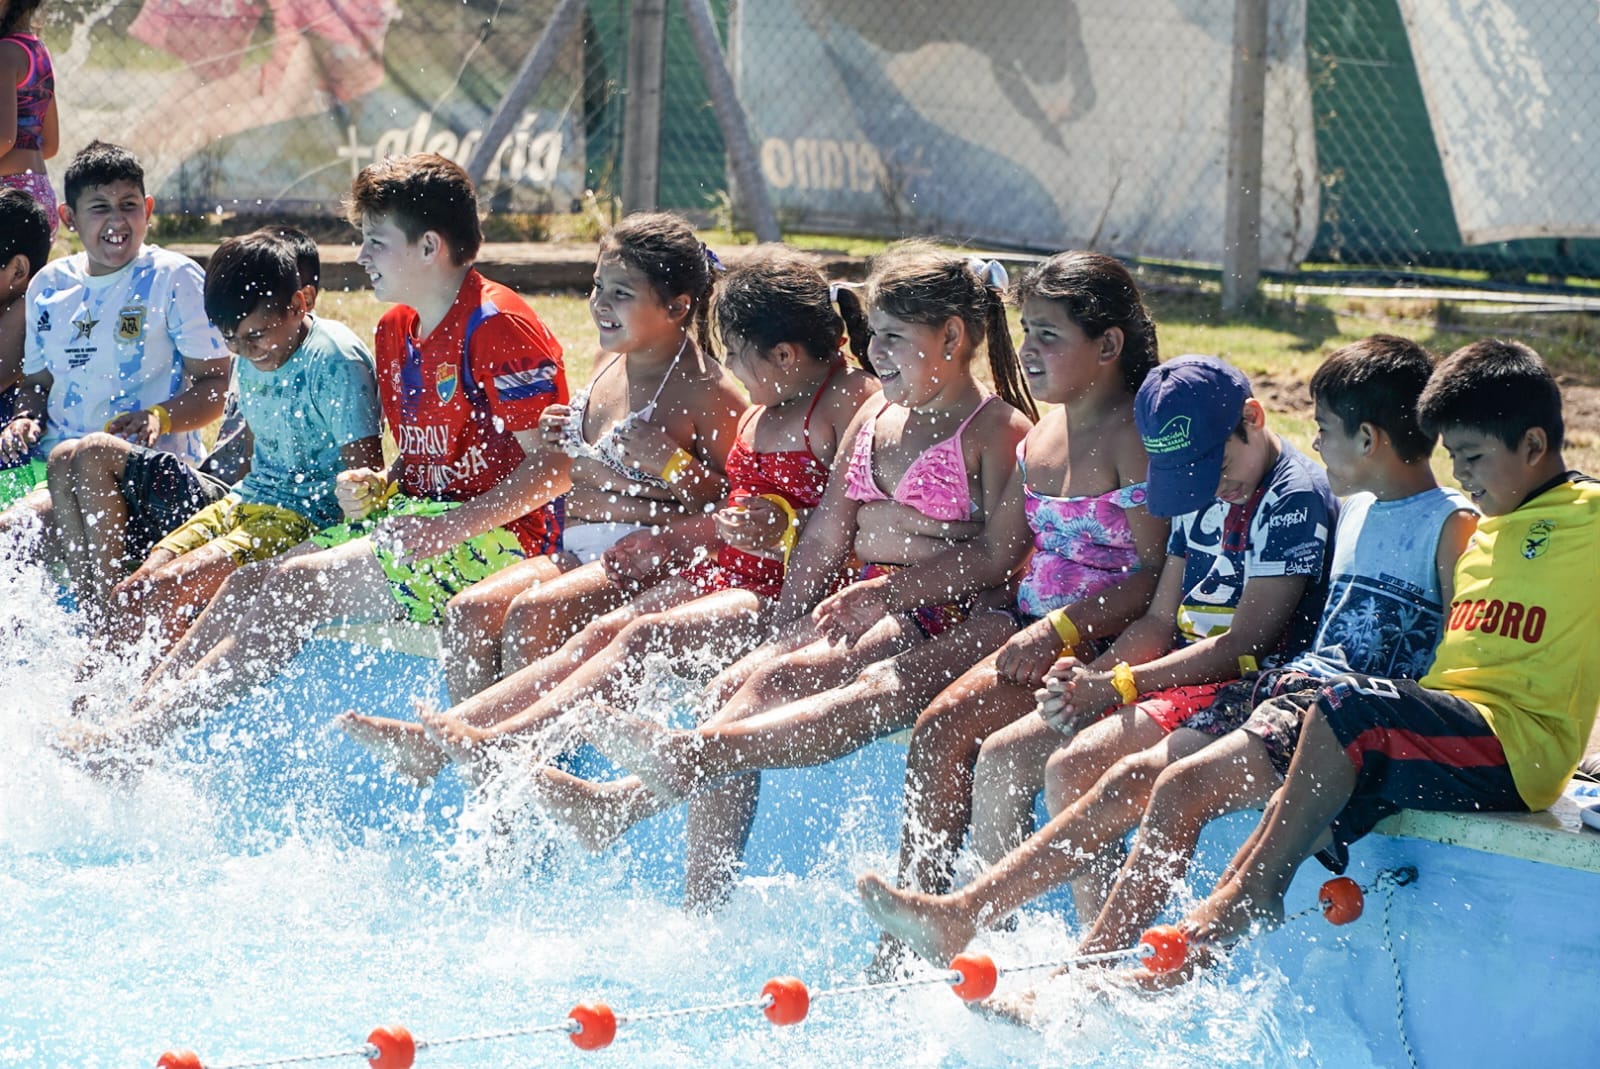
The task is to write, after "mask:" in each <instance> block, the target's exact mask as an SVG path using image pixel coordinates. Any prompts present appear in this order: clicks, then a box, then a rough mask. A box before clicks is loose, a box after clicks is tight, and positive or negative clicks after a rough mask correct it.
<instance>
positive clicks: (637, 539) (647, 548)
mask: <svg viewBox="0 0 1600 1069" xmlns="http://www.w3.org/2000/svg"><path fill="white" fill-rule="evenodd" d="M676 550H677V546H676V544H675V543H674V542H673V540H672V538H671V536H670V535H668V534H667V533H666V532H665V531H661V532H655V531H635V532H633V533H632V534H630V535H625V536H623V537H622V538H619V539H618V540H617V541H616V543H615V544H614V545H612V546H611V547H610V548H608V549H607V550H606V551H605V552H604V553H602V554H601V555H600V563H601V565H602V566H603V567H604V568H605V570H606V578H607V579H610V580H611V581H612V582H613V583H615V584H617V585H618V586H625V587H636V586H639V585H640V584H642V583H643V582H644V581H645V580H646V579H648V578H649V577H650V576H652V575H654V574H655V573H656V572H658V571H660V570H661V569H662V568H663V567H665V566H666V565H667V564H668V563H669V562H670V561H672V560H673V559H674V558H675V557H676V556H677V552H676Z"/></svg>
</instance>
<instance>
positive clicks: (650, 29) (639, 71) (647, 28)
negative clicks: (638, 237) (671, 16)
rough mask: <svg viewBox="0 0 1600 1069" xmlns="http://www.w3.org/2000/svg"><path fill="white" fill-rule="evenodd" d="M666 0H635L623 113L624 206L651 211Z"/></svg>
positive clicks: (657, 167)
mask: <svg viewBox="0 0 1600 1069" xmlns="http://www.w3.org/2000/svg"><path fill="white" fill-rule="evenodd" d="M666 51H667V0H633V5H632V8H631V11H630V14H629V17H628V89H627V93H628V95H627V103H626V105H625V106H624V108H623V113H622V210H623V211H625V212H640V211H653V210H654V209H655V208H656V207H658V206H659V204H660V199H659V198H660V190H661V85H662V79H663V76H664V74H665V71H666Z"/></svg>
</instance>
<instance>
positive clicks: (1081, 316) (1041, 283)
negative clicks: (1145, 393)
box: [1011, 252, 1161, 394]
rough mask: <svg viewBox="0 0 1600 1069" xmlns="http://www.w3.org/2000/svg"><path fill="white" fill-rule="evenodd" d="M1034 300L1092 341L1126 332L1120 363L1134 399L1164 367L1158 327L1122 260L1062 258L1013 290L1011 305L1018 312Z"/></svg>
mask: <svg viewBox="0 0 1600 1069" xmlns="http://www.w3.org/2000/svg"><path fill="white" fill-rule="evenodd" d="M1035 298H1037V299H1038V300H1041V301H1050V302H1051V303H1053V304H1058V305H1060V306H1061V310H1062V311H1063V312H1065V313H1066V316H1067V318H1068V319H1070V320H1071V321H1072V322H1073V323H1074V324H1076V325H1077V327H1078V329H1080V330H1082V331H1083V333H1084V335H1085V336H1087V337H1088V338H1091V339H1096V338H1102V337H1104V336H1105V333H1106V331H1108V330H1110V329H1111V328H1112V327H1116V328H1118V329H1120V330H1121V331H1122V355H1121V356H1120V357H1118V359H1117V363H1118V366H1119V367H1120V368H1121V370H1122V385H1123V387H1124V388H1125V389H1126V390H1127V391H1128V392H1129V393H1130V394H1131V393H1137V392H1138V390H1139V386H1140V385H1141V384H1142V383H1143V382H1144V377H1145V376H1146V375H1148V374H1149V373H1150V369H1151V368H1153V367H1155V366H1156V364H1157V363H1159V362H1160V359H1161V352H1160V348H1159V346H1158V345H1157V342H1156V325H1155V323H1154V322H1153V321H1152V320H1151V318H1150V312H1149V310H1148V309H1147V308H1145V306H1144V298H1143V296H1141V295H1140V293H1139V286H1138V283H1136V282H1134V280H1133V276H1132V275H1131V274H1129V273H1128V269H1127V268H1126V267H1124V266H1123V265H1122V263H1121V262H1120V261H1119V260H1117V259H1115V258H1113V257H1110V256H1106V255H1104V254H1102V253H1098V252H1058V253H1056V254H1055V255H1054V256H1052V257H1050V258H1049V259H1048V260H1046V261H1044V263H1042V264H1039V265H1038V266H1037V267H1033V268H1030V269H1029V270H1028V271H1027V272H1026V273H1024V274H1023V276H1022V278H1021V279H1019V280H1018V282H1017V284H1016V285H1015V286H1014V287H1012V291H1011V299H1012V301H1013V302H1014V303H1015V304H1016V305H1017V306H1018V307H1019V308H1020V307H1021V306H1022V303H1023V302H1024V301H1028V300H1033V299H1035Z"/></svg>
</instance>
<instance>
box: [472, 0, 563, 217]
mask: <svg viewBox="0 0 1600 1069" xmlns="http://www.w3.org/2000/svg"><path fill="white" fill-rule="evenodd" d="M582 14H583V0H560V3H558V4H556V9H555V10H554V11H553V12H551V14H550V21H549V22H547V23H545V27H544V29H543V30H542V31H540V33H539V39H538V40H537V41H535V42H534V45H533V48H532V49H530V50H529V51H528V55H527V57H526V58H525V59H523V61H522V66H521V67H520V68H518V70H517V76H516V78H515V80H513V81H512V83H511V86H510V88H508V89H507V90H506V91H505V95H504V96H502V97H501V98H500V103H499V104H497V105H495V109H494V114H493V115H491V116H490V117H489V124H488V126H487V127H486V128H485V129H484V131H483V140H481V141H479V142H478V147H477V148H475V149H473V150H472V158H471V159H469V160H468V161H467V174H468V176H469V177H471V179H472V184H473V185H476V186H481V185H483V176H484V175H485V174H486V173H488V170H489V164H491V163H493V162H494V158H495V156H497V155H498V154H499V152H500V144H501V142H503V141H504V140H505V139H506V135H507V134H509V133H510V132H511V128H512V127H513V126H515V125H516V124H517V118H518V117H519V116H520V115H521V113H522V111H523V110H524V109H525V108H526V107H527V106H528V98H530V97H531V96H533V92H534V90H536V89H538V88H539V83H540V82H542V81H544V76H545V75H546V74H548V73H550V68H551V67H552V66H554V65H555V62H556V57H557V56H559V55H560V54H561V46H562V45H564V44H566V43H567V39H568V38H570V37H571V36H572V31H573V28H574V27H576V26H577V24H578V18H579V16H580V15H582Z"/></svg>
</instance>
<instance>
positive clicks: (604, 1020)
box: [567, 1002, 617, 1050]
mask: <svg viewBox="0 0 1600 1069" xmlns="http://www.w3.org/2000/svg"><path fill="white" fill-rule="evenodd" d="M567 1016H568V1017H569V1018H570V1019H572V1020H574V1021H576V1022H578V1030H577V1031H576V1032H574V1033H572V1034H571V1035H570V1036H568V1037H567V1038H568V1039H571V1040H572V1045H573V1046H574V1047H577V1048H578V1049H579V1050H599V1049H600V1048H601V1047H609V1046H610V1045H611V1041H612V1040H613V1039H616V1038H617V1015H616V1014H614V1013H612V1012H611V1007H610V1006H607V1005H606V1004H605V1003H604V1002H580V1003H578V1004H577V1005H576V1006H574V1007H572V1012H571V1013H569V1014H567Z"/></svg>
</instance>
